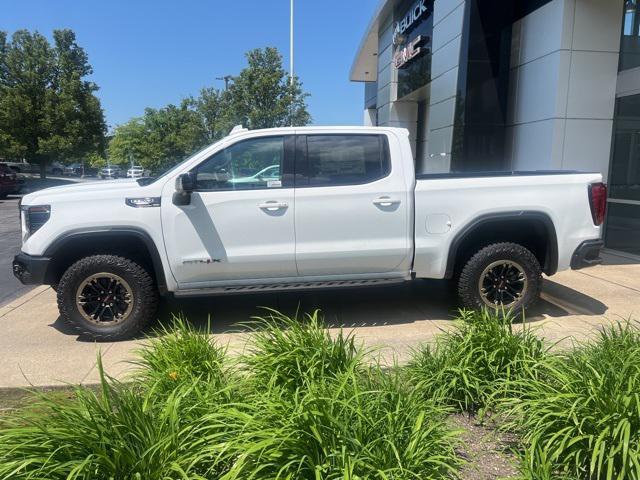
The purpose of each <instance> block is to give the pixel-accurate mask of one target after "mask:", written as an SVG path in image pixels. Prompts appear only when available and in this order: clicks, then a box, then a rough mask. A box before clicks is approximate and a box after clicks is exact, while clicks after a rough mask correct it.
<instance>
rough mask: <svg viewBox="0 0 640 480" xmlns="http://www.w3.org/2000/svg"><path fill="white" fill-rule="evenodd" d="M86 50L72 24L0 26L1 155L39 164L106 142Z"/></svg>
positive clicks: (85, 151) (83, 152) (88, 150)
mask: <svg viewBox="0 0 640 480" xmlns="http://www.w3.org/2000/svg"><path fill="white" fill-rule="evenodd" d="M92 72H93V70H92V68H91V65H90V64H89V60H88V56H87V54H86V52H85V51H84V50H83V49H82V48H81V47H80V46H79V45H78V44H77V43H76V37H75V34H74V33H73V32H72V31H71V30H54V32H53V45H51V44H50V43H49V41H48V40H47V39H46V38H45V37H44V36H43V35H41V34H40V33H38V32H34V33H31V32H29V31H27V30H19V31H17V32H15V33H14V34H13V36H12V37H11V40H10V41H9V40H8V39H7V34H6V33H5V32H0V156H3V157H7V158H15V159H21V158H24V159H26V160H27V161H29V162H32V163H37V164H40V166H41V172H43V173H44V169H45V167H46V164H47V163H48V162H50V161H52V160H73V159H77V158H82V157H83V156H85V155H87V154H89V153H92V152H98V151H100V150H101V149H102V148H103V147H104V134H105V131H106V125H105V121H104V114H103V111H102V108H101V106H100V101H99V100H98V98H97V97H96V96H95V92H96V91H97V90H98V86H97V85H96V84H95V83H94V82H91V81H89V80H87V79H86V77H87V76H88V75H90V74H91V73H92Z"/></svg>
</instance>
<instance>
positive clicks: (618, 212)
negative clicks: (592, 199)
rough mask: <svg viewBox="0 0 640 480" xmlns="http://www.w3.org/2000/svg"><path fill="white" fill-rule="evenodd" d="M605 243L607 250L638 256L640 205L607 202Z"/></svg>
mask: <svg viewBox="0 0 640 480" xmlns="http://www.w3.org/2000/svg"><path fill="white" fill-rule="evenodd" d="M606 243H607V247H608V248H612V249H614V250H620V251H623V252H627V253H631V254H634V255H640V205H627V204H624V203H613V202H609V204H608V205H607V236H606Z"/></svg>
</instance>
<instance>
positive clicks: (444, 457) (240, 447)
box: [226, 367, 459, 480]
mask: <svg viewBox="0 0 640 480" xmlns="http://www.w3.org/2000/svg"><path fill="white" fill-rule="evenodd" d="M252 406H253V409H252V413H251V418H250V419H248V421H247V422H246V425H245V427H244V428H242V429H240V430H239V432H238V435H237V436H235V437H234V438H233V439H232V440H231V441H230V442H229V445H228V446H229V451H228V452H226V454H227V455H228V457H229V458H235V459H236V461H235V463H234V464H233V466H232V467H231V468H230V473H229V477H228V478H233V479H243V478H256V479H265V480H266V479H274V478H280V479H285V478H286V479H289V478H291V479H294V478H295V479H316V478H317V479H326V480H330V479H331V480H332V479H335V480H338V479H340V480H343V479H374V478H376V479H407V480H408V479H421V478H431V479H437V478H441V479H445V478H452V475H453V473H454V472H455V470H456V467H457V466H458V463H459V462H458V460H457V458H456V455H455V451H454V446H455V434H454V433H453V432H452V431H451V430H450V428H449V427H448V426H447V425H446V423H445V418H446V414H447V411H446V410H445V409H444V408H443V407H442V406H440V405H438V404H436V403H434V402H431V401H428V400H426V399H425V398H424V397H423V396H422V395H419V394H417V393H416V392H414V391H413V389H412V388H411V386H410V385H408V384H407V383H406V382H405V381H404V380H403V378H402V375H400V374H399V373H389V372H385V371H383V370H382V369H380V368H379V367H372V368H371V369H367V370H366V371H364V372H355V371H349V372H346V373H342V374H340V375H337V376H336V377H335V378H331V379H325V380H321V381H314V382H309V383H307V384H306V387H305V388H300V389H297V390H296V391H295V392H293V393H292V392H290V391H289V390H287V389H285V388H280V387H274V386H272V387H271V388H270V391H269V392H265V394H263V395H262V396H261V398H260V400H259V401H258V402H254V403H253V405H252Z"/></svg>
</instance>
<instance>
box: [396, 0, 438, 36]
mask: <svg viewBox="0 0 640 480" xmlns="http://www.w3.org/2000/svg"><path fill="white" fill-rule="evenodd" d="M425 2H426V0H418V2H416V3H415V5H413V7H411V8H410V9H409V11H408V12H407V14H406V15H405V16H404V18H403V19H402V20H400V21H399V22H396V23H395V25H394V26H393V44H394V45H400V44H401V43H403V42H404V39H403V35H404V32H406V31H407V30H409V29H410V28H411V26H412V25H413V24H414V23H415V22H416V21H417V20H418V19H420V17H422V16H423V15H424V14H425V13H426V12H427V11H428V10H429V9H428V8H427V6H426V5H425Z"/></svg>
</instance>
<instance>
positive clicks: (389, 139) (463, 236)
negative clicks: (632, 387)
mask: <svg viewBox="0 0 640 480" xmlns="http://www.w3.org/2000/svg"><path fill="white" fill-rule="evenodd" d="M605 206H606V187H605V186H604V185H603V183H602V177H601V175H600V174H597V173H578V172H541V171H540V172H537V171H536V172H508V173H506V172H505V173H495V174H477V175H470V174H434V175H416V174H415V172H414V159H413V155H412V151H411V146H410V142H409V136H408V132H407V131H406V130H404V129H397V128H386V127H371V128H369V127H339V128H329V127H307V128H278V129H268V130H256V131H249V130H246V129H243V128H238V127H236V128H235V129H234V130H233V131H232V132H231V134H230V135H229V136H227V137H226V138H224V139H222V140H221V141H219V142H217V143H215V144H214V145H211V146H209V147H207V148H205V149H204V150H202V151H200V152H198V153H196V154H194V155H193V156H191V157H190V158H188V159H187V160H185V161H184V162H182V163H180V164H179V165H176V166H175V167H174V168H172V169H171V170H169V171H168V172H166V173H165V174H163V175H161V176H160V177H158V178H155V179H150V178H139V179H126V180H115V181H103V182H97V183H82V184H77V185H73V186H63V187H55V188H49V189H46V190H41V191H38V192H35V193H31V194H29V195H26V196H25V197H24V198H23V200H22V203H21V206H20V211H21V221H22V235H23V238H22V240H23V244H22V251H21V253H20V254H19V255H17V256H16V257H15V259H14V262H13V271H14V274H15V276H16V277H18V279H20V280H21V281H22V282H23V283H25V284H46V285H52V286H53V288H54V289H55V290H56V291H57V300H58V306H59V309H60V314H61V316H62V318H63V319H64V320H66V321H67V322H69V323H70V324H71V325H72V326H74V327H75V328H76V329H77V331H78V332H80V333H82V334H86V335H89V336H91V337H92V338H95V339H98V340H100V339H101V340H107V339H109V340H113V339H122V338H126V337H129V336H131V335H133V334H134V333H135V332H137V331H138V330H140V329H141V328H142V327H143V326H144V325H145V324H146V323H147V322H148V321H149V320H151V319H152V318H154V316H155V313H156V306H157V304H158V301H159V295H168V294H171V295H174V296H176V297H189V296H199V295H219V294H235V293H241V292H273V291H280V290H295V289H314V288H327V287H328V288H346V287H363V286H368V285H382V284H393V283H397V282H405V281H409V280H413V279H421V278H433V279H454V280H455V281H456V282H457V289H458V293H459V298H460V302H461V304H462V306H465V307H469V308H481V307H491V308H505V309H511V310H516V311H522V309H525V308H527V307H529V306H530V305H531V304H532V303H533V302H534V301H535V300H536V299H537V298H538V296H539V293H540V288H541V282H542V273H545V274H546V275H553V274H554V273H556V272H557V271H559V270H565V269H568V268H573V269H578V268H583V267H587V266H590V265H594V264H597V263H599V262H600V258H599V252H600V249H601V247H602V241H601V240H600V238H601V225H602V223H603V219H604V213H605Z"/></svg>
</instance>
